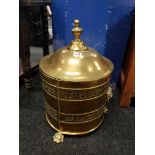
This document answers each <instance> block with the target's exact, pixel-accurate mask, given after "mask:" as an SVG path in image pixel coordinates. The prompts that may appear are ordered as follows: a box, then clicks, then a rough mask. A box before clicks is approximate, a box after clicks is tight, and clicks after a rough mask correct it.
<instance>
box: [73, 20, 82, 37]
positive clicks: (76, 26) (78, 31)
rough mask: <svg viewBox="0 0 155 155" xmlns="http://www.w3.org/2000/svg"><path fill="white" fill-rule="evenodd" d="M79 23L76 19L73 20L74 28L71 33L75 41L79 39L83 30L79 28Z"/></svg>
mask: <svg viewBox="0 0 155 155" xmlns="http://www.w3.org/2000/svg"><path fill="white" fill-rule="evenodd" d="M79 23H80V21H79V20H78V19H75V20H74V28H73V29H72V33H73V35H74V36H75V40H79V39H80V35H81V33H82V32H83V29H82V28H80V27H79Z"/></svg>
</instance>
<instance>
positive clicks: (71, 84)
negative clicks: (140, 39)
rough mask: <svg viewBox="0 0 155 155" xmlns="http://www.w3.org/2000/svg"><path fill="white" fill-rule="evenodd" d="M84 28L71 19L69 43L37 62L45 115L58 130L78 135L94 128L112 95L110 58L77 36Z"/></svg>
mask: <svg viewBox="0 0 155 155" xmlns="http://www.w3.org/2000/svg"><path fill="white" fill-rule="evenodd" d="M82 32H83V29H82V28H80V26H79V20H75V21H74V28H73V29H72V34H73V35H74V37H75V39H74V40H73V41H71V43H70V44H69V45H68V46H65V47H63V48H61V49H58V50H57V51H56V52H54V53H53V54H49V55H47V56H45V57H43V58H42V59H41V61H40V64H39V69H40V75H41V78H42V87H43V92H44V97H45V107H46V118H47V121H48V123H49V124H50V126H52V127H53V128H54V129H55V130H57V131H58V133H57V134H56V135H55V136H54V137H53V139H54V141H55V142H57V143H60V142H62V141H63V138H64V137H63V136H62V134H69V135H80V134H86V133H89V132H91V131H93V130H95V129H96V128H97V127H98V126H99V125H100V124H101V122H102V121H103V118H104V115H105V113H106V112H107V107H106V106H107V103H108V101H109V99H110V97H112V92H111V89H110V88H109V86H110V85H109V84H110V78H111V74H112V71H113V64H112V62H111V61H110V60H109V59H107V58H105V57H104V56H101V55H100V54H99V53H98V52H97V51H95V50H94V49H91V48H89V47H87V45H86V44H85V43H84V42H83V41H82V40H81V39H80V35H81V34H82Z"/></svg>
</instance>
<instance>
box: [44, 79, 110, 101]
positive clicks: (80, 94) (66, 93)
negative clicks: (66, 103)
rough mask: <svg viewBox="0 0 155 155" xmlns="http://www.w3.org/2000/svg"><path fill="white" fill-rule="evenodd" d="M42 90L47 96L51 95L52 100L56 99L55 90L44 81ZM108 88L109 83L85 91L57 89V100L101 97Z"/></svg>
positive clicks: (82, 89) (83, 89)
mask: <svg viewBox="0 0 155 155" xmlns="http://www.w3.org/2000/svg"><path fill="white" fill-rule="evenodd" d="M42 86H43V89H44V90H45V92H47V93H48V94H49V95H51V96H52V97H54V98H57V88H56V87H53V86H51V85H49V84H48V83H46V82H45V81H43V82H42ZM108 87H109V83H106V84H104V85H100V86H99V87H95V88H91V87H90V89H85V88H81V89H80V90H79V89H77V90H76V89H72V90H70V89H60V88H59V89H58V91H59V99H60V100H63V99H64V100H84V99H92V98H94V97H95V98H97V97H99V96H102V95H103V94H105V93H106V91H107V89H108Z"/></svg>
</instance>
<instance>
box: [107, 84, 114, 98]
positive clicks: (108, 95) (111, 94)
mask: <svg viewBox="0 0 155 155" xmlns="http://www.w3.org/2000/svg"><path fill="white" fill-rule="evenodd" d="M112 96H113V93H112V88H111V86H109V88H108V90H107V97H108V101H109V100H110V98H112Z"/></svg>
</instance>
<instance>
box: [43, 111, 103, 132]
mask: <svg viewBox="0 0 155 155" xmlns="http://www.w3.org/2000/svg"><path fill="white" fill-rule="evenodd" d="M103 118H104V116H102V120H101V122H100V123H99V124H98V125H97V126H96V127H94V128H93V129H91V130H89V131H85V132H67V131H60V130H59V129H57V128H56V127H54V126H53V125H52V124H51V122H50V120H49V118H48V116H47V113H46V120H47V122H48V124H49V125H50V126H51V127H52V128H53V129H54V130H56V131H58V132H60V133H61V134H64V135H84V134H87V133H90V132H92V131H94V130H96V129H97V128H98V127H99V126H100V125H101V124H102V122H103Z"/></svg>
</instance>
